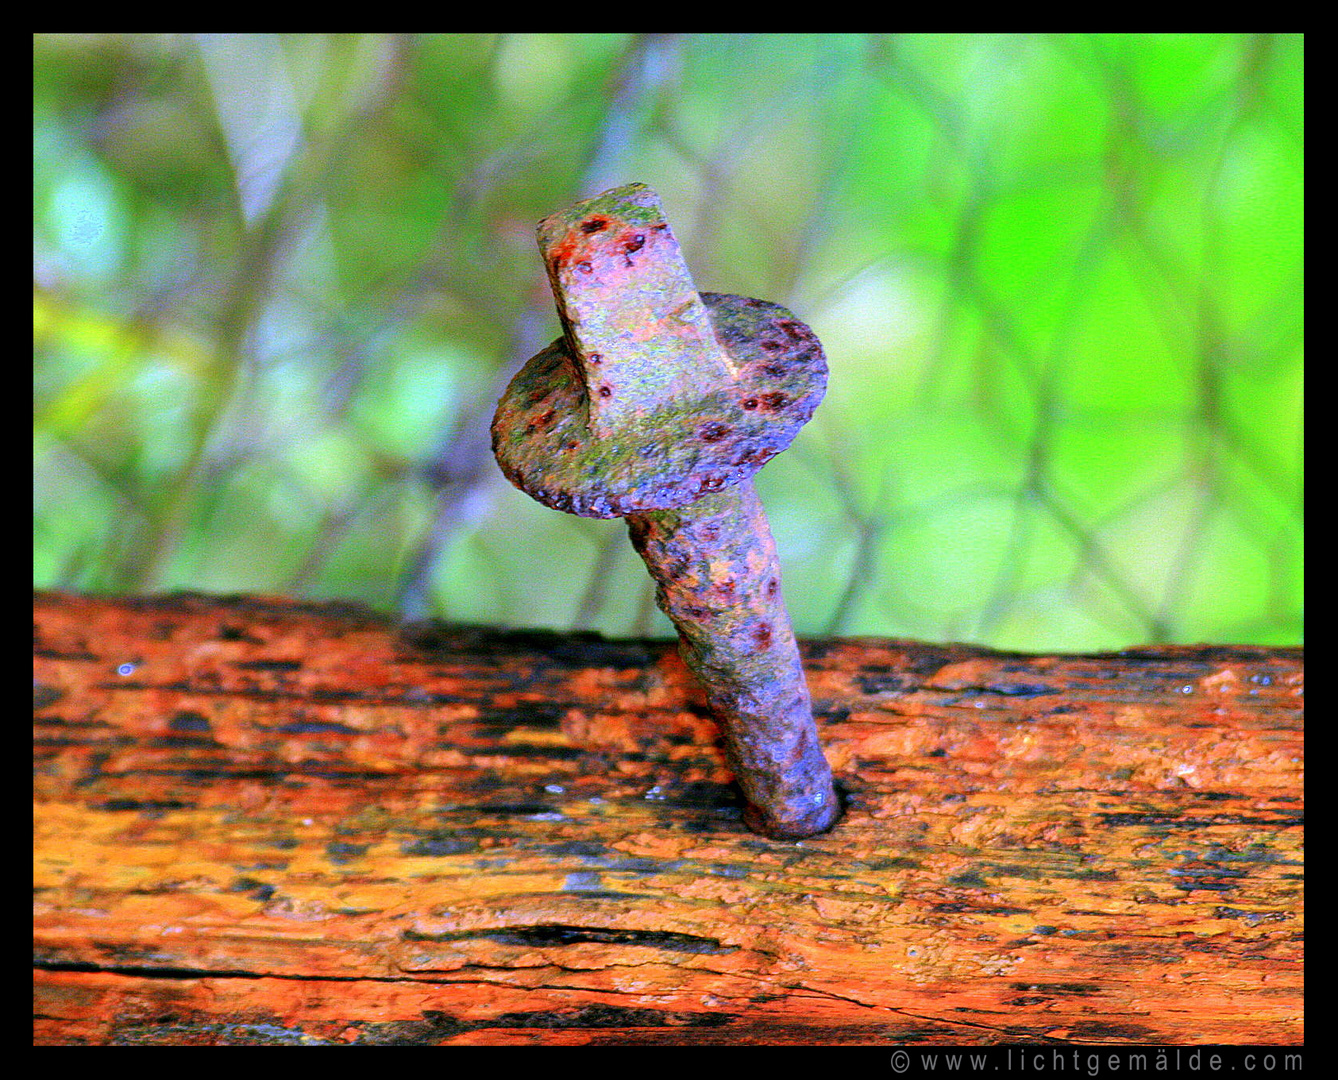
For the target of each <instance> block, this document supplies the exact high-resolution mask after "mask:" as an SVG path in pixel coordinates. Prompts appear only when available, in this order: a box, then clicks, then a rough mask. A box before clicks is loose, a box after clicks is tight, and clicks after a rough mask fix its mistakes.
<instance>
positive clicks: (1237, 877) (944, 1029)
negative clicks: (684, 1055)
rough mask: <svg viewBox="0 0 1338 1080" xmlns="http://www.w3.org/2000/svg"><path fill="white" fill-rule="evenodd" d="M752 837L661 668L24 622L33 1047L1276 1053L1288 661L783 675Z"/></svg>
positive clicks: (142, 623) (130, 606) (694, 716)
mask: <svg viewBox="0 0 1338 1080" xmlns="http://www.w3.org/2000/svg"><path fill="white" fill-rule="evenodd" d="M803 652H804V658H805V666H806V669H807V672H808V677H809V681H810V685H811V687H812V691H813V697H814V705H815V709H816V711H817V713H818V718H819V728H820V731H821V733H822V736H823V739H824V742H825V744H826V746H827V749H828V754H829V757H830V759H831V762H832V765H833V767H834V769H835V772H836V775H837V777H838V779H839V782H840V783H841V784H842V785H843V787H844V790H845V793H846V797H847V800H848V809H847V812H846V816H845V818H844V820H843V821H842V822H841V824H840V825H838V826H837V828H836V829H835V830H834V831H833V832H832V833H830V834H828V835H826V836H822V837H818V838H815V839H812V840H808V841H804V842H802V843H780V842H774V841H769V840H765V839H762V838H760V837H758V836H755V835H753V834H752V833H750V832H748V831H747V830H746V829H745V828H744V826H743V824H742V823H741V821H740V817H739V815H740V810H741V805H740V800H739V797H738V795H737V793H736V790H735V788H734V786H733V785H732V784H731V778H730V776H729V774H728V772H727V771H726V769H725V766H724V764H723V761H724V759H723V755H722V753H721V749H720V746H719V743H718V731H717V729H716V726H715V723H714V722H713V721H712V719H711V718H710V715H709V714H708V713H707V711H706V709H705V706H704V703H703V701H702V698H701V695H700V691H699V689H698V688H697V686H696V685H695V683H694V682H693V681H692V680H691V679H690V677H689V676H688V675H687V673H686V671H685V670H684V668H683V666H682V664H681V663H680V661H679V659H678V657H677V656H676V654H675V651H674V645H673V643H671V642H662V641H607V640H603V639H600V638H598V637H595V636H591V635H557V634H549V633H532V632H530V633H516V632H504V631H492V630H483V629H478V628H471V627H435V628H432V627H419V628H414V629H409V630H404V631H400V630H397V629H396V628H395V627H394V626H393V625H392V624H391V623H390V622H389V621H388V620H386V619H383V618H381V617H379V616H375V615H372V614H369V613H367V612H366V611H364V610H361V609H356V608H350V607H346V606H338V605H324V606H322V605H312V604H299V603H291V602H287V601H278V600H258V599H233V600H223V599H216V598H208V597H199V596H175V597H165V598H156V599H91V598H82V597H73V596H65V595H57V594H51V593H39V594H37V595H36V596H35V598H34V662H33V670H34V684H33V687H34V689H33V704H34V758H33V761H34V787H33V818H34V915H33V945H34V971H33V1008H34V1039H35V1041H37V1042H39V1043H77V1042H88V1043H113V1042H116V1043H225V1042H231V1043H261V1042H299V1041H302V1042H330V1043H347V1042H367V1043H376V1042H380V1043H386V1042H398V1043H415V1042H418V1043H453V1042H454V1043H534V1042H537V1043H591V1042H603V1043H749V1042H820V1043H850V1042H856V1043H879V1044H884V1045H886V1044H890V1043H897V1042H911V1041H915V1042H920V1043H926V1042H928V1043H934V1042H943V1043H993V1042H1012V1041H1018V1040H1022V1039H1027V1040H1036V1041H1042V1042H1053V1043H1067V1042H1073V1043H1083V1042H1097V1043H1108V1042H1133V1043H1146V1042H1170V1043H1198V1042H1223V1043H1241V1042H1257V1043H1299V1042H1300V1041H1301V1040H1302V1037H1303V1030H1302V1009H1301V993H1302V928H1301V924H1302V914H1303V907H1302V826H1301V820H1302V770H1303V746H1302V698H1301V694H1302V683H1303V661H1302V654H1301V651H1300V650H1298V649H1262V648H1244V647H1176V648H1169V647H1168V648H1157V649H1142V650H1132V651H1129V652H1123V653H1118V654H1111V655H1102V656H1019V655H1009V654H1004V653H996V652H990V651H987V650H984V649H978V648H968V647H963V646H930V645H922V644H915V643H910V642H896V641H886V640H874V639H861V640H833V641H813V642H808V643H806V644H805V646H804V649H803Z"/></svg>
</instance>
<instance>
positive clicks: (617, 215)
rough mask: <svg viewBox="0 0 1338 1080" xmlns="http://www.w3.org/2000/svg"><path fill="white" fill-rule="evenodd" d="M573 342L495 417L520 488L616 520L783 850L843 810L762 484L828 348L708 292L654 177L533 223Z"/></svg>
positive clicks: (556, 504)
mask: <svg viewBox="0 0 1338 1080" xmlns="http://www.w3.org/2000/svg"><path fill="white" fill-rule="evenodd" d="M538 237H539V249H540V251H541V252H542V254H543V258H544V265H545V267H546V269H547V271H548V278H549V282H550V284H551V285H552V289H553V297H554V299H555V301H556V303H557V309H558V315H559V316H560V317H561V319H562V327H563V334H562V337H560V338H558V340H557V341H555V342H553V343H552V344H551V345H549V346H548V348H546V349H544V350H543V351H542V352H540V353H539V354H538V355H537V356H535V357H533V358H532V359H531V360H530V361H529V363H527V364H526V365H525V367H524V368H523V369H522V370H521V371H520V373H519V374H518V375H517V376H516V377H515V378H514V379H513V380H512V381H511V385H510V386H509V387H508V388H507V390H506V393H505V394H504V395H503V396H502V399H501V401H500V403H499V404H498V407H497V415H496V416H495V417H494V419H493V424H492V445H493V453H494V454H495V455H496V457H497V462H498V464H499V465H500V466H501V469H502V472H503V473H504V474H505V475H506V477H507V479H509V480H510V481H511V482H512V483H513V484H515V485H516V486H517V487H518V488H520V489H521V490H522V491H524V492H525V493H526V494H528V495H530V496H532V497H533V498H535V499H537V500H538V501H539V502H541V503H543V504H545V505H546V506H551V507H553V508H554V509H557V510H563V511H566V512H567V513H572V514H579V515H581V516H583V517H599V518H610V517H625V518H626V519H627V526H628V531H629V533H630V535H631V539H632V544H633V546H634V547H635V548H636V550H637V552H638V553H639V554H640V555H641V557H642V559H643V560H645V563H646V567H647V569H649V571H650V573H651V576H652V577H653V578H654V579H655V582H656V586H657V588H656V594H655V598H656V602H657V603H658V604H659V606H660V608H661V609H662V610H663V611H664V612H665V614H666V615H668V616H669V618H670V619H671V620H672V621H673V623H674V626H675V627H676V628H677V630H678V636H679V651H680V653H681V655H682V656H683V659H684V662H685V663H686V664H687V666H688V668H689V670H691V671H692V673H693V675H695V676H696V677H697V679H698V681H699V682H700V683H701V684H702V686H703V688H704V689H705V691H706V698H707V702H708V703H709V704H710V706H711V710H712V712H713V713H714V714H715V716H716V718H717V719H718V720H719V721H720V723H721V726H722V728H723V730H724V734H725V746H726V749H727V752H728V755H729V761H730V765H731V767H732V768H733V770H734V772H735V775H736V776H737V777H738V780H739V785H740V787H741V788H742V789H743V792H744V795H745V797H746V799H747V802H748V807H747V810H746V811H745V815H744V820H745V821H746V822H747V824H748V826H749V827H750V828H751V829H753V830H754V831H755V832H759V833H762V834H763V835H766V836H769V837H773V838H775V839H787V840H791V839H800V838H803V837H805V836H812V835H815V834H817V833H821V832H825V831H826V830H828V829H830V828H831V827H832V825H834V824H835V822H836V820H837V819H838V818H839V817H840V814H841V808H840V803H839V801H838V799H837V796H836V791H835V789H834V787H833V784H832V774H831V769H830V767H829V766H828V764H827V760H826V758H825V757H824V756H823V753H822V747H821V745H820V744H819V742H818V734H817V728H816V726H815V724H814V722H813V708H812V704H811V702H810V699H809V693H808V685H807V683H806V682H805V680H804V673H803V668H802V667H801V665H800V661H799V650H798V646H797V644H796V642H795V637H794V631H793V629H792V627H791V624H790V617H789V614H788V612H787V611H786V609H785V602H784V600H783V598H782V596H781V588H780V566H779V562H778V560H777V557H776V545H775V542H774V541H773V539H772V536H771V529H770V526H769V525H768V524H767V519H766V513H765V511H764V510H763V508H762V504H761V502H760V500H759V499H758V497H757V492H756V490H755V488H754V487H753V482H752V477H753V474H754V473H756V472H757V470H758V469H760V468H761V467H762V466H763V465H764V464H766V462H768V461H770V460H771V458H773V457H774V456H775V455H776V454H778V453H780V452H781V451H782V450H784V449H785V448H786V447H787V446H789V445H790V443H791V442H792V441H793V439H794V437H795V435H797V434H798V432H799V429H800V428H801V427H803V425H804V424H805V423H807V422H808V420H809V418H810V417H811V416H812V415H813V410H814V409H816V408H817V406H818V403H819V402H820V401H821V400H822V395H823V393H824V391H825V390H826V387H827V362H826V358H825V357H824V355H823V352H822V346H821V345H820V344H819V343H818V339H817V337H816V336H815V335H814V334H813V332H812V331H811V330H810V329H809V328H808V327H807V326H805V325H804V324H803V323H802V322H800V321H799V320H798V319H796V318H795V317H794V316H793V315H792V314H791V313H790V312H789V311H787V310H786V309H785V308H783V307H780V306H779V305H777V304H771V303H768V302H766V301H764V300H753V299H748V298H745V297H741V296H730V295H726V294H722V293H702V294H700V295H699V294H698V293H697V291H696V287H695V286H694V285H693V283H692V278H691V276H690V275H689V273H688V269H687V265H686V263H685V262H684V261H683V256H682V252H681V251H680V250H679V247H678V243H677V241H676V240H675V239H674V236H673V233H672V232H671V231H670V229H669V225H668V222H666V221H665V220H664V214H663V212H662V210H661V208H660V201H659V198H658V196H656V194H655V193H654V192H653V191H651V189H650V188H648V187H646V186H645V185H644V184H629V185H627V186H625V187H620V188H614V189H613V190H611V191H606V192H604V193H603V194H602V195H598V196H596V197H595V198H593V199H589V200H587V201H585V202H582V203H579V204H578V205H576V206H574V207H572V208H570V209H568V210H564V211H560V212H559V213H556V214H553V215H551V216H549V217H547V218H545V219H544V220H543V221H541V222H540V223H539V228H538Z"/></svg>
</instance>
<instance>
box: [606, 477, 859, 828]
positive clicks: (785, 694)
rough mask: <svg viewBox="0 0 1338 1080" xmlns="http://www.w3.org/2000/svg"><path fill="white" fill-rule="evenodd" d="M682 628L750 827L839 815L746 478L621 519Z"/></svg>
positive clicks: (771, 552) (772, 556)
mask: <svg viewBox="0 0 1338 1080" xmlns="http://www.w3.org/2000/svg"><path fill="white" fill-rule="evenodd" d="M627 527H628V531H629V533H630V534H631V538H632V545H633V546H634V547H635V548H636V550H637V552H638V553H639V554H640V555H641V557H642V559H644V560H645V563H646V567H647V569H648V570H649V571H650V573H651V576H652V577H653V578H654V579H655V582H656V585H657V588H656V591H655V600H656V603H657V604H659V606H660V609H661V610H662V611H663V612H664V613H665V614H666V615H668V616H669V618H670V620H671V621H672V622H673V624H674V626H675V628H676V629H677V630H678V637H679V653H680V655H681V656H682V657H683V661H684V663H685V664H686V665H687V667H688V669H689V670H690V671H691V672H692V673H693V675H695V676H696V677H697V680H698V681H699V682H700V683H701V685H702V687H703V689H704V690H705V691H706V700H707V704H709V705H710V707H711V711H712V712H713V713H714V714H715V716H716V718H717V719H718V720H719V721H720V724H721V727H722V728H723V730H724V734H725V747H726V751H727V753H728V756H729V762H730V766H731V767H732V768H733V770H734V773H735V775H736V776H737V778H738V781H739V785H740V787H742V788H743V793H744V795H745V797H746V798H747V800H748V809H747V817H748V825H749V827H750V828H752V829H753V830H754V831H756V832H760V833H763V834H765V835H767V836H770V837H774V838H776V839H796V838H800V837H804V836H811V835H813V834H814V833H819V832H823V831H825V830H827V829H829V828H830V827H831V826H832V824H833V823H834V822H835V821H836V819H837V817H838V816H839V815H840V804H839V802H838V801H837V797H836V792H835V790H834V789H833V787H832V773H831V769H830V767H829V766H828V764H827V759H826V758H825V757H824V756H823V753H822V747H821V746H820V745H819V743H818V733H817V728H816V726H815V725H814V722H813V708H812V705H811V703H810V699H809V693H808V684H807V683H806V682H805V680H804V671H803V667H802V666H801V664H800V660H799V648H798V645H797V643H796V641H795V636H794V631H793V629H792V628H791V625H790V616H789V612H788V611H787V610H786V608H785V600H784V597H783V595H782V592H781V585H780V561H779V559H778V558H777V556H776V545H775V542H774V541H773V539H772V536H771V529H770V527H769V526H768V524H767V518H766V512H765V510H763V508H762V503H761V500H759V499H758V497H757V491H756V489H755V488H754V486H753V482H752V481H751V480H745V481H743V482H742V483H740V484H736V485H735V486H734V487H731V488H726V489H725V490H723V491H719V492H716V493H715V494H712V495H707V496H705V497H703V498H701V499H699V500H698V501H697V502H694V503H690V504H689V505H687V506H683V507H679V508H678V509H675V510H655V511H651V512H649V513H645V514H632V515H630V516H629V517H628V518H627Z"/></svg>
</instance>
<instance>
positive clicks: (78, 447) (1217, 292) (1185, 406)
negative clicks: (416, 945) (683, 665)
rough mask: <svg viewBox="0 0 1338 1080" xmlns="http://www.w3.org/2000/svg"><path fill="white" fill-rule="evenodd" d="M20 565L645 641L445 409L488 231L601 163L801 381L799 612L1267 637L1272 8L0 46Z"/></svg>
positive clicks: (518, 239)
mask: <svg viewBox="0 0 1338 1080" xmlns="http://www.w3.org/2000/svg"><path fill="white" fill-rule="evenodd" d="M33 60H34V63H33V405H34V425H33V482H34V514H33V551H34V559H33V577H34V583H35V584H36V585H38V586H41V587H60V588H70V589H81V590H89V591H116V592H133V591H144V590H163V589H177V588H193V589H205V590H215V591H231V592H240V591H245V592H277V593H286V594H292V595H303V596H311V597H336V596H337V597H349V598H354V599H359V600H363V601H365V602H368V603H370V604H372V605H374V606H376V607H379V608H383V609H386V610H398V611H401V612H403V613H406V614H409V615H414V616H422V615H436V616H439V617H442V618H447V619H453V620H461V621H474V622H485V623H494V624H510V625H539V626H553V627H558V628H569V627H593V628H596V629H599V630H602V631H604V632H606V633H608V634H612V635H626V634H645V633H652V634H668V633H669V632H670V627H669V624H668V623H667V621H666V620H664V618H663V617H662V616H661V615H660V614H659V613H658V612H657V611H656V610H655V609H654V606H653V603H652V597H651V586H650V582H649V579H648V578H647V576H646V574H645V572H644V569H643V568H642V567H641V565H640V563H639V561H638V560H637V558H636V556H635V554H634V553H633V552H632V551H631V548H630V546H629V545H628V544H627V542H626V536H625V530H624V528H623V526H622V524H621V523H619V522H608V521H589V520H581V519H576V518H572V517H569V516H567V515H563V514H558V513H555V512H553V511H550V510H547V509H545V508H543V507H541V506H539V505H538V504H536V503H534V502H532V501H531V500H529V499H528V498H526V497H525V496H524V495H522V494H520V493H519V492H517V491H515V490H513V489H512V488H510V487H509V486H508V485H507V484H506V482H505V481H504V480H503V478H502V477H501V475H500V473H499V472H498V470H497V468H496V466H495V464H494V463H493V462H492V459H491V454H490V451H489V447H488V439H487V425H488V422H489V420H490V418H491V415H492V410H493V407H494V405H495V402H496V399H497V396H498V394H499V393H500V391H501V389H502V388H503V387H504V386H505V384H506V382H507V380H508V379H509V378H510V376H511V375H512V374H513V373H514V372H515V371H516V370H517V369H518V368H519V366H520V365H521V364H522V363H523V362H524V361H525V360H526V359H527V358H528V356H530V355H531V354H532V353H534V352H536V351H538V349H539V348H541V347H542V346H543V345H544V344H546V343H547V341H549V340H551V338H553V337H554V336H556V333H557V319H556V315H555V314H554V311H553V306H552V303H551V300H550V298H549V297H548V295H547V287H546V283H545V281H544V279H543V276H542V268H541V267H540V265H539V259H538V256H537V253H536V248H535V243H534V235H533V228H534V223H535V222H536V221H537V220H538V219H539V218H540V217H542V216H544V215H545V214H547V213H549V212H551V211H553V210H555V209H558V208H560V207H563V206H565V205H567V204H570V203H572V202H574V201H576V200H577V199H580V198H583V197H586V196H588V195H591V194H594V193H595V192H597V191H600V190H603V189H605V188H608V187H612V186H615V185H618V184H622V183H626V182H630V181H632V180H640V181H644V182H646V183H649V184H651V185H652V186H653V187H654V188H656V189H657V190H658V191H659V192H660V194H661V196H662V198H663V200H664V204H665V207H666V209H667V212H668V214H669V217H670V220H671V222H672V223H673V225H674V228H675V231H676V233H677V234H678V236H679V238H680V240H681V242H682V243H683V246H684V250H685V253H686V255H687V257H688V260H689V263H690V265H691V266H692V267H693V270H694V274H695V276H696V279H697V283H698V285H699V287H700V288H702V289H704V290H715V291H725V292H738V293H744V294H748V295H754V296H760V297H763V298H765V299H768V300H774V301H777V302H780V303H783V304H785V305H787V306H789V307H791V308H792V309H794V310H795V311H796V313H798V314H799V315H800V317H801V318H803V319H805V320H806V321H808V322H809V323H810V324H811V325H812V326H813V328H814V329H815V330H816V331H817V333H818V335H819V337H820V338H821V340H822V341H823V343H824V345H825V347H826V351H827V355H828V360H829V364H830V367H831V386H830V390H829V393H828V398H827V400H826V402H825V403H824V405H823V406H822V408H821V409H819V411H818V413H817V415H816V416H815V418H814V420H813V422H812V423H811V424H810V425H809V426H808V428H806V429H805V431H804V432H803V433H802V434H801V435H800V437H799V439H798V440H797V441H796V443H795V445H794V447H793V448H792V450H791V451H790V452H788V453H786V454H784V455H782V456H781V457H779V458H777V459H776V460H775V461H774V462H772V463H771V464H770V465H768V466H767V468H766V469H765V470H763V472H762V473H761V474H759V477H758V487H759V490H760V491H761V493H762V496H763V499H764V501H765V502H766V503H767V506H768V508H769V512H770V515H771V518H772V523H773V528H774V530H775V533H776V536H777V541H778V544H779V547H780V551H781V557H782V561H783V564H784V566H785V573H786V583H785V584H786V595H787V597H788V599H789V602H790V608H791V611H792V613H793V616H794V619H795V623H796V627H797V629H798V631H799V632H800V633H801V634H805V635H816V634H827V633H847V634H849V633H858V634H879V635H896V636H905V637H915V638H922V639H958V640H972V641H979V642H984V643H987V644H992V645H996V646H1001V647H1008V648H1016V649H1026V650H1064V651H1069V650H1079V649H1098V648H1118V647H1122V646H1127V645H1132V644H1137V643H1143V642H1149V641H1217V642H1258V643H1266V644H1283V643H1292V642H1296V641H1299V640H1300V637H1301V633H1302V630H1301V625H1302V602H1301V597H1302V430H1301V416H1302V338H1303V331H1302V327H1303V314H1302V312H1303V302H1302V289H1303V271H1302V265H1303V224H1302V223H1303V187H1302V185H1303V118H1302V109H1303V93H1302V83H1303V43H1302V39H1301V37H1299V36H1239V35H1193V36H1189V35H1175V36H1095V37H1087V36H1061V37H1040V36H947V37H940V36H925V37H869V36H761V35H757V36H724V35H718V36H717V35H703V36H661V35H649V36H625V35H597V36H581V35H516V36H487V35H485V36H429V37H394V36H383V35H367V36H357V35H335V36H313V35H309V36H263V35H257V36H205V37H183V36H148V35H144V36H135V35H132V36H64V35H61V36H57V35H39V36H37V37H35V38H34V43H33Z"/></svg>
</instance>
